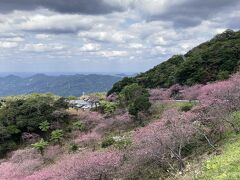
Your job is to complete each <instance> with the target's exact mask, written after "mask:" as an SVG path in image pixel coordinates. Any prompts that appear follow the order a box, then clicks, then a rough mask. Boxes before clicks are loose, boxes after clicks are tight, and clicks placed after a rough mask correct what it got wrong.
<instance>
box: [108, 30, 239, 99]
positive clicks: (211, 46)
mask: <svg viewBox="0 0 240 180" xmlns="http://www.w3.org/2000/svg"><path fill="white" fill-rule="evenodd" d="M239 47H240V31H238V32H234V31H232V30H227V31H225V32H224V33H222V34H219V35H217V36H216V37H214V38H213V39H212V40H210V41H208V42H205V43H203V44H201V45H199V46H197V47H195V48H194V49H192V50H191V51H189V52H188V53H187V54H185V55H175V56H173V57H172V58H170V59H169V60H167V61H166V62H163V63H161V64H160V65H158V66H156V67H154V68H153V69H151V70H149V71H147V72H145V73H142V74H139V75H138V76H136V77H134V78H124V79H123V80H122V81H119V82H117V83H115V84H114V86H113V88H112V89H111V90H110V91H109V92H108V95H110V94H112V93H120V92H121V91H122V89H123V88H124V87H125V86H127V85H130V84H132V83H138V84H139V85H141V86H143V87H145V88H155V87H162V88H168V87H170V86H172V85H174V84H177V83H178V84H181V85H193V84H197V83H201V84H206V83H207V82H212V81H216V80H223V79H227V78H228V77H229V76H230V75H231V74H233V73H235V72H236V71H238V69H239V65H240V50H239Z"/></svg>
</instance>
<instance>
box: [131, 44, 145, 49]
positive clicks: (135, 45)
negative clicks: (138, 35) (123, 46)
mask: <svg viewBox="0 0 240 180" xmlns="http://www.w3.org/2000/svg"><path fill="white" fill-rule="evenodd" d="M129 47H130V48H133V49H142V48H144V45H143V44H140V43H130V44H129Z"/></svg>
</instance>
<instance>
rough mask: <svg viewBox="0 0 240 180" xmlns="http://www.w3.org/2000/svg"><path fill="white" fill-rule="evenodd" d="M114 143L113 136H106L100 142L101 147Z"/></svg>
mask: <svg viewBox="0 0 240 180" xmlns="http://www.w3.org/2000/svg"><path fill="white" fill-rule="evenodd" d="M114 143H115V140H114V139H113V137H107V138H105V139H104V140H103V142H102V148H107V147H109V146H112V145H113V144H114Z"/></svg>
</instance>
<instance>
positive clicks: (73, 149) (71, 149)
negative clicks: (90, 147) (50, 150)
mask: <svg viewBox="0 0 240 180" xmlns="http://www.w3.org/2000/svg"><path fill="white" fill-rule="evenodd" d="M78 149H79V147H78V145H77V144H75V143H72V144H70V145H69V148H68V151H69V152H73V153H74V152H76V151H77V150H78Z"/></svg>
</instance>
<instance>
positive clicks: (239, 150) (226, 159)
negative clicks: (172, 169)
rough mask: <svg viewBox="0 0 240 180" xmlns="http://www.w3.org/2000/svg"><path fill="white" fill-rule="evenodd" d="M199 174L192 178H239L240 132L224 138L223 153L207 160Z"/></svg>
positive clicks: (225, 179)
mask: <svg viewBox="0 0 240 180" xmlns="http://www.w3.org/2000/svg"><path fill="white" fill-rule="evenodd" d="M201 171H202V172H201V173H200V175H198V176H196V177H194V178H193V179H204V180H205V179H206V180H208V179H209V180H239V179H240V134H239V135H234V136H233V137H231V138H228V139H227V140H226V143H225V144H224V146H223V153H222V154H221V155H218V156H214V157H212V158H211V159H209V160H207V161H206V162H205V163H204V164H203V167H202V170H201Z"/></svg>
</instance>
